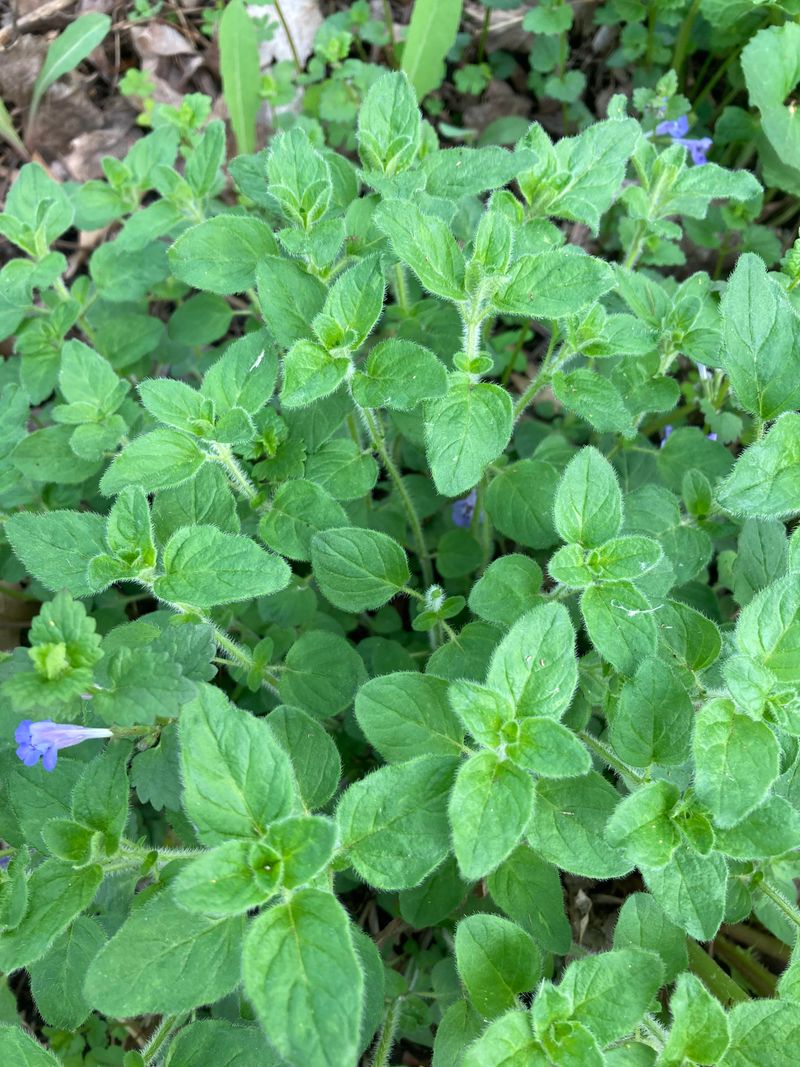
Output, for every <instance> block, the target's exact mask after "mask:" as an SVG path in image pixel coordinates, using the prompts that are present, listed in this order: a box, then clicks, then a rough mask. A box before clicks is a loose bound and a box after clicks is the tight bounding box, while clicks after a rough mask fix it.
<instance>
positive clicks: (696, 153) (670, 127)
mask: <svg viewBox="0 0 800 1067" xmlns="http://www.w3.org/2000/svg"><path fill="white" fill-rule="evenodd" d="M688 132H689V120H688V119H687V117H686V116H685V115H681V117H680V118H679V119H675V120H674V121H672V120H668V121H667V122H660V123H659V124H658V126H656V133H657V134H659V135H660V136H662V137H671V138H672V140H673V142H674V143H675V144H682V145H683V147H684V148H685V149H687V150H688V152H689V155H690V156H691V157H692V162H693V163H695V164H696V165H697V166H698V167H702V166H703V164H704V163H708V160H707V159H706V152H707V151H708V150H709V148H710V147H711V145H712V143H713V142H712V140H711V138H710V137H687V136H686V134H687V133H688Z"/></svg>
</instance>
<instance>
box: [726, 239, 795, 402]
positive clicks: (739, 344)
mask: <svg viewBox="0 0 800 1067" xmlns="http://www.w3.org/2000/svg"><path fill="white" fill-rule="evenodd" d="M721 311H722V324H723V331H724V347H723V349H722V353H721V356H720V359H721V362H722V366H723V368H724V369H725V371H726V372H727V374H728V375H729V377H730V379H731V384H732V386H733V389H734V392H735V394H736V399H737V400H738V402H739V404H740V405H741V406H742V407H743V408H744V410H745V411H748V412H749V413H750V414H752V415H758V416H759V417H760V418H762V419H774V418H775V416H776V415H780V414H781V412H784V411H791V410H793V409H794V408H796V407H797V406H798V404H800V380H798V379H799V378H800V373H799V372H800V357H798V354H797V353H798V349H799V348H800V345H799V344H798V342H800V320H798V318H797V315H796V314H795V312H794V310H793V308H792V305H791V303H790V302H789V298H788V297H787V296H786V293H785V292H784V290H783V289H781V287H780V286H779V285H778V283H777V281H776V280H775V279H774V278H773V277H770V276H769V275H768V274H767V268H766V265H765V263H764V260H763V259H762V258H761V257H760V256H757V255H755V254H754V253H752V252H749V253H746V254H745V255H743V256H740V257H739V260H738V262H737V264H736V269H735V270H734V272H733V274H732V275H731V277H730V281H729V282H728V288H727V289H726V291H725V296H724V297H723V299H722V305H721Z"/></svg>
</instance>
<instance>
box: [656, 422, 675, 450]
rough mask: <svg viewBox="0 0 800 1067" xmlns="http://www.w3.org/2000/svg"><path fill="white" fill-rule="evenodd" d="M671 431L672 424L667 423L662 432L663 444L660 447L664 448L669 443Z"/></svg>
mask: <svg viewBox="0 0 800 1067" xmlns="http://www.w3.org/2000/svg"><path fill="white" fill-rule="evenodd" d="M671 433H672V426H670V424H669V423H667V425H666V426H665V427H664V432H663V433H662V434H661V445H660V446H659V447H660V448H663V447H664V445H665V444H666V443H667V438H668V437H669V435H670V434H671Z"/></svg>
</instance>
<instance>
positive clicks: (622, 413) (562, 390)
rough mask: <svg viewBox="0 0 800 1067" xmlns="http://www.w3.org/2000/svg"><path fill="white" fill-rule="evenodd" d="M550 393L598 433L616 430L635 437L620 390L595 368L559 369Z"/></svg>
mask: <svg viewBox="0 0 800 1067" xmlns="http://www.w3.org/2000/svg"><path fill="white" fill-rule="evenodd" d="M553 392H554V393H555V396H556V399H557V400H560V401H561V403H562V404H563V405H564V407H565V408H566V409H567V411H572V412H574V413H575V414H576V415H578V416H579V417H580V418H581V419H583V420H584V421H585V422H588V423H589V425H590V426H593V427H594V429H595V430H597V432H598V433H619V434H621V435H622V436H623V437H625V438H628V439H631V438H633V437H635V436H636V427H635V426H634V422H633V417H632V415H631V413H630V411H629V410H628V408H627V407H626V406H625V401H624V399H623V396H622V393H621V392H620V391H619V389H617V387H616V385H614V383H613V382H611V381H609V379H608V378H604V377H603V376H602V375H600V374H598V373H597V371H595V370H589V368H588V367H587V368H581V369H580V370H574V371H570V372H569V373H568V374H564V373H562V372H559V373H557V374H555V375H553Z"/></svg>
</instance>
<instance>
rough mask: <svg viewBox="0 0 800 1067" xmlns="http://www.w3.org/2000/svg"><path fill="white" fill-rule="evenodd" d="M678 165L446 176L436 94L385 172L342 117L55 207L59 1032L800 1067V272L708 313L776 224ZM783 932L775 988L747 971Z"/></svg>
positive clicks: (5, 274) (145, 142)
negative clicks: (799, 1049)
mask: <svg viewBox="0 0 800 1067" xmlns="http://www.w3.org/2000/svg"><path fill="white" fill-rule="evenodd" d="M545 7H546V8H547V11H548V12H549V14H550V15H554V16H555V15H556V14H557V13H558V11H559V10H561V8H559V5H557V4H550V5H545ZM544 10H545V8H542V11H543V12H544ZM564 10H566V8H564ZM548 17H549V16H548ZM652 125H653V124H652V123H651V124H650V125H649V126H648V124H647V123H646V124H645V125H644V126H643V125H642V124H641V123H640V122H639V121H637V120H636V119H634V118H631V117H629V116H628V115H627V113H626V107H625V101H624V100H623V99H622V98H621V97H614V98H612V99H611V101H610V103H609V105H608V117H607V118H605V119H603V120H602V121H599V122H596V123H594V124H593V125H590V126H588V127H587V128H586V129H585V130H584V131H583V132H581V133H580V134H577V135H576V136H573V137H565V138H562V139H561V140H558V141H556V142H553V141H552V140H551V139H550V138H549V137H548V136H547V134H546V133H545V131H544V130H543V129H542V127H541V126H539V125H538V124H535V123H534V124H533V125H532V126H531V127H530V129H529V130H528V132H527V133H526V134H525V135H524V136H523V137H522V139H521V140H520V142H519V143H518V144H517V145H516V146H515V147H514V148H513V149H504V148H500V147H497V146H485V147H478V148H476V147H458V148H441V147H440V146H439V144H438V140H437V136H436V133H435V131H434V129H433V127H432V126H431V125H430V124H429V123H428V122H427V121H425V120H424V119H423V118H422V117H421V113H420V111H419V109H418V106H417V101H416V96H415V94H414V91H413V89H412V87H411V84H410V83H409V82H408V80H407V79H406V77H405V75H403V74H400V73H396V72H392V73H385V74H383V75H382V76H380V77H379V78H377V79H375V80H374V82H373V84H372V85H371V87H370V88H369V90H368V92H367V93H366V96H365V99H364V101H363V105H362V107H361V108H360V111H359V115H358V129H357V149H358V157H357V159H355V161H354V159H351V158H348V156H347V155H345V154H339V153H337V152H334V151H333V150H331V149H330V148H328V147H326V146H325V145H324V144H322V143H321V141H320V140H319V139H318V138H316V137H315V136H309V134H308V132H307V131H306V128H305V127H304V125H303V124H302V123H298V124H296V125H294V126H293V127H292V128H291V129H289V130H287V131H285V132H282V133H280V134H278V135H277V136H276V137H275V138H274V139H273V140H272V142H271V144H270V145H269V146H268V147H267V148H266V149H264V150H262V151H260V152H258V153H255V154H251V155H239V156H237V157H235V158H233V159H231V160H229V161H226V156H225V151H226V141H225V135H224V129H223V127H222V124H221V123H220V122H219V121H216V120H215V121H211V122H208V123H207V124H206V125H205V126H204V128H203V129H202V131H198V130H192V131H191V135H189V133H187V132H186V131H184V133H181V131H179V130H178V129H177V128H175V127H174V126H169V125H161V126H159V127H158V128H156V129H154V130H153V131H152V132H151V133H148V134H147V135H146V136H144V137H143V138H142V139H141V140H139V141H138V142H137V143H136V144H135V146H134V147H133V148H132V149H131V150H130V152H129V153H128V155H127V156H126V157H125V158H124V159H121V160H119V159H112V158H108V159H106V160H105V161H104V164H103V166H104V173H105V178H104V179H103V180H97V181H89V182H86V183H85V184H82V185H79V184H67V185H63V184H59V183H58V182H56V181H55V180H54V179H53V178H52V177H50V176H49V175H48V174H47V173H46V172H45V170H44V169H43V168H42V167H40V166H39V165H38V164H37V163H29V164H27V165H25V166H24V167H23V168H22V170H21V171H20V174H19V177H18V178H17V180H16V182H15V184H14V186H13V187H12V189H11V191H10V193H9V196H8V199H7V203H6V209H5V212H4V213H3V214H2V215H0V232H2V233H3V234H4V235H5V236H6V237H7V238H8V239H9V240H10V241H12V242H13V243H14V244H15V245H16V247H17V248H18V250H19V253H20V255H19V257H18V258H15V259H13V260H12V261H11V262H10V263H8V264H6V266H5V267H4V268H3V270H2V272H0V279H1V283H0V284H1V288H0V332H1V333H2V334H3V336H5V337H7V338H13V345H14V358H12V359H8V360H6V361H5V362H4V363H3V365H2V371H1V374H2V408H1V411H0V447H1V448H2V455H3V465H2V479H1V480H0V497H1V502H0V506H2V512H3V515H2V518H3V526H2V529H3V535H4V539H5V541H4V545H3V548H2V557H1V558H2V567H3V571H2V576H3V579H4V581H5V583H6V584H5V585H4V590H6V591H7V592H8V595H10V596H16V597H19V598H20V599H22V600H23V601H25V603H26V604H29V605H30V606H31V608H32V621H31V624H30V629H29V632H28V635H27V638H26V642H25V643H24V644H22V645H21V646H20V647H18V648H16V649H15V650H14V651H13V652H11V653H9V654H8V655H6V656H5V658H4V660H3V661H2V663H0V695H2V712H1V713H0V727H1V729H0V765H2V775H1V776H0V836H1V837H2V846H3V847H2V848H1V849H0V855H1V856H2V860H1V861H0V923H1V925H2V929H1V931H0V970H2V971H3V972H4V973H5V974H6V975H15V974H17V973H18V972H21V971H23V970H24V971H26V972H27V976H28V978H27V979H26V980H29V983H30V989H31V993H32V996H33V998H34V1000H35V1003H36V1005H37V1008H38V1011H39V1013H40V1015H41V1017H42V1019H43V1020H44V1022H45V1023H46V1024H47V1025H48V1026H49V1027H50V1028H54V1029H55V1030H58V1031H67V1032H77V1031H80V1030H81V1028H82V1027H85V1026H86V1025H87V1020H91V1019H92V1018H97V1017H98V1015H99V1016H104V1017H106V1018H107V1019H108V1020H110V1021H111V1022H112V1023H117V1022H119V1021H125V1025H126V1026H128V1027H133V1028H134V1031H135V1032H139V1033H144V1034H146V1035H148V1039H147V1041H146V1043H145V1042H143V1043H142V1044H141V1046H140V1049H141V1051H128V1052H126V1053H125V1055H124V1059H123V1060H121V1061H120V1062H122V1063H123V1064H124V1067H142V1064H156V1063H163V1064H165V1065H166V1067H201V1065H208V1064H210V1063H220V1064H222V1063H226V1064H232V1065H233V1064H236V1065H237V1067H256V1065H258V1067H264V1065H272V1064H274V1065H276V1067H278V1065H282V1064H287V1065H290V1067H356V1065H357V1064H359V1063H362V1062H363V1063H370V1064H372V1065H373V1067H388V1065H389V1064H391V1063H393V1062H400V1060H399V1058H398V1059H394V1058H393V1056H395V1055H397V1056H398V1057H399V1055H400V1053H399V1051H396V1050H398V1049H399V1047H400V1045H399V1043H400V1042H407V1043H411V1044H413V1046H414V1047H415V1048H417V1049H422V1050H424V1049H426V1048H427V1049H428V1053H427V1055H428V1060H427V1061H425V1062H432V1063H433V1065H434V1067H501V1065H511V1064H515V1065H516V1064H519V1065H525V1067H538V1065H542V1067H545V1065H548V1064H555V1065H557V1067H602V1065H607V1067H652V1065H658V1067H681V1065H691V1064H700V1065H711V1064H718V1065H720V1067H744V1065H745V1064H750V1063H753V1062H758V1063H760V1064H762V1065H763V1067H772V1065H775V1067H779V1065H780V1067H782V1065H784V1064H785V1063H787V1062H788V1060H787V1058H786V1057H787V1055H788V1056H791V1053H790V1052H787V1050H789V1049H792V1048H793V1047H794V1045H795V1044H796V1035H797V1033H798V1029H800V1006H799V1003H800V982H799V981H798V974H800V971H799V970H798V961H797V958H796V956H795V954H794V947H793V946H794V944H795V941H796V936H797V931H798V926H800V911H798V909H797V907H796V904H795V897H796V893H795V887H794V879H795V878H796V877H800V861H798V854H797V849H798V848H799V847H800V785H799V784H798V783H799V782H800V774H798V767H800V752H798V742H797V738H798V737H800V698H799V696H798V693H799V692H800V689H799V688H798V687H799V686H800V549H799V548H798V545H799V544H800V542H798V537H797V535H796V533H794V532H791V529H792V522H793V520H794V519H795V517H796V516H798V515H800V475H799V474H798V471H800V415H798V411H797V408H798V389H799V388H800V387H799V386H798V381H800V374H799V372H800V355H798V351H799V350H798V345H797V339H798V334H800V326H798V321H800V320H798V308H797V290H796V288H795V286H796V281H797V276H796V275H793V273H792V267H791V260H790V261H789V263H788V265H787V269H786V271H785V272H769V271H768V270H767V268H766V266H765V264H764V262H763V260H762V259H760V258H759V257H758V256H757V255H755V254H752V253H748V254H745V255H743V256H741V258H740V259H739V261H738V263H737V265H736V267H735V270H734V271H733V273H732V275H731V277H730V278H729V279H728V281H727V282H725V283H723V282H715V281H712V279H711V278H710V277H709V275H708V274H707V273H705V272H702V271H700V272H696V273H693V274H689V275H687V276H683V277H682V278H681V280H676V278H675V277H674V276H673V274H672V273H671V272H670V271H669V269H667V268H669V267H671V266H674V265H676V264H680V263H682V261H683V259H682V257H683V253H682V251H681V248H682V246H685V244H686V242H687V241H688V240H689V237H687V232H686V229H687V227H686V223H687V220H702V219H704V218H705V216H706V214H707V212H708V210H709V207H710V205H711V204H712V202H715V201H719V202H722V203H723V204H724V205H732V204H733V205H737V204H738V205H751V206H752V204H753V203H754V202H757V201H758V200H759V198H760V196H761V188H760V185H759V183H758V182H757V181H756V179H755V178H754V177H753V175H752V174H750V173H749V172H747V171H738V170H727V169H724V168H722V167H720V166H718V165H716V164H714V163H705V162H703V161H699V162H697V163H692V161H691V158H690V156H689V155H688V153H687V148H686V146H685V145H684V144H682V143H678V142H676V143H670V144H664V143H663V138H662V139H661V140H659V139H658V138H654V136H653V133H654V130H653V128H652ZM100 229H104V231H105V237H104V239H103V240H101V241H99V242H97V243H96V244H95V246H94V250H93V251H92V252H91V255H90V257H89V260H88V269H87V271H86V272H85V273H82V274H79V275H77V276H75V275H72V274H71V273H70V272H69V271H68V264H67V261H66V259H65V257H64V255H63V254H62V252H61V251H59V250H58V249H54V247H53V246H54V243H56V242H57V241H58V239H59V238H60V237H61V236H62V235H64V234H66V233H68V232H74V231H79V232H83V231H97V230H100ZM598 235H601V236H598ZM587 246H588V247H589V248H590V249H593V250H594V251H595V252H597V251H599V250H600V249H601V248H602V249H604V250H605V252H606V255H605V256H600V255H593V254H589V252H587V250H586V247H587ZM534 339H536V341H535V342H534ZM597 881H600V882H606V883H608V886H609V887H610V888H609V891H608V896H609V897H610V899H612V900H615V901H616V903H617V906H618V915H616V916H615V920H614V924H613V942H612V941H611V940H609V942H608V943H607V944H606V945H605V946H604V947H603V950H601V951H596V950H595V949H596V947H597V946H594V947H593V946H592V945H591V944H587V943H584V941H583V932H584V927H583V926H582V925H581V922H580V919H579V918H577V917H576V913H575V910H574V908H573V907H572V906H570V908H569V910H568V909H567V907H566V903H567V901H565V888H566V889H568V890H569V892H570V894H572V895H573V896H574V892H575V886H576V885H588V884H591V883H592V882H597ZM584 896H585V894H584ZM570 899H571V898H570ZM586 899H589V898H588V897H587V898H586ZM748 920H750V921H752V922H753V924H754V931H756V933H757V934H758V936H759V937H761V938H767V939H768V941H769V943H770V944H771V945H773V946H775V945H777V946H778V950H779V951H780V952H781V953H782V954H783V958H784V959H785V960H786V961H788V964H787V967H786V970H785V971H784V974H783V976H782V977H781V979H780V982H779V983H778V985H777V988H776V985H775V981H774V978H773V980H772V984H771V985H770V984H769V977H770V976H769V974H768V972H766V971H765V969H764V968H763V967H762V968H760V969H759V965H758V964H757V961H755V963H754V961H753V960H752V958H751V957H750V956H749V955H748V954H747V953H746V952H744V951H743V950H741V949H739V948H737V946H736V945H734V944H733V943H732V942H731V941H729V940H726V939H725V938H724V936H723V937H721V938H720V939H719V944H720V945H721V946H722V947H721V948H720V949H719V951H718V952H717V953H715V954H714V955H712V954H709V953H708V952H707V951H706V949H705V948H704V945H705V944H706V943H707V942H710V941H713V940H714V939H715V938H717V937H718V935H719V932H720V928H721V927H722V925H723V924H736V923H739V924H741V923H745V922H747V921H748ZM755 924H757V925H755ZM754 936H755V934H754ZM754 943H757V942H754ZM762 972H764V973H762ZM765 974H766V975H767V977H766V978H765V977H764V975H765ZM137 1028H139V1029H137ZM0 1057H2V1062H3V1063H8V1064H23V1063H24V1064H26V1065H30V1067H39V1065H41V1067H46V1065H48V1064H49V1065H51V1067H52V1065H53V1064H54V1063H57V1062H61V1061H60V1060H59V1059H58V1058H57V1055H56V1053H51V1052H49V1051H46V1050H45V1049H44V1047H43V1046H42V1045H40V1044H39V1043H38V1042H37V1041H35V1040H34V1039H33V1038H32V1037H31V1036H30V1035H29V1034H28V1033H26V1032H25V1031H24V1030H22V1029H21V1028H19V1027H14V1026H11V1025H8V1026H3V1027H0ZM362 1057H363V1059H362ZM431 1057H432V1058H431ZM404 1062H412V1061H410V1060H406V1061H404ZM413 1062H419V1063H421V1062H423V1060H422V1059H419V1058H418V1059H416V1060H414V1061H413Z"/></svg>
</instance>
